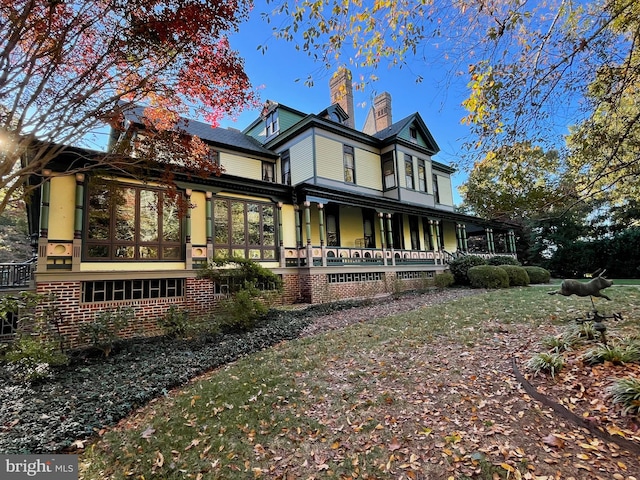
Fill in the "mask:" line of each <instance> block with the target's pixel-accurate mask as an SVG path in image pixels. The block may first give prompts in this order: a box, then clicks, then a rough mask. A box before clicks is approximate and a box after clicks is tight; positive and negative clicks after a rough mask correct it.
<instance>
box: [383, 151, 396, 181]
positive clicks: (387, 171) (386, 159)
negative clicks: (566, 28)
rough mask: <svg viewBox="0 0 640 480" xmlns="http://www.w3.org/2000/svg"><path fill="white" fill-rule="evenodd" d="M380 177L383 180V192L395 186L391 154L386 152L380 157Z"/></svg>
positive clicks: (394, 170) (393, 164)
mask: <svg viewBox="0 0 640 480" xmlns="http://www.w3.org/2000/svg"><path fill="white" fill-rule="evenodd" d="M382 176H383V178H384V189H385V190H388V189H390V188H394V187H395V186H396V169H395V163H394V161H393V152H387V153H384V154H383V155H382Z"/></svg>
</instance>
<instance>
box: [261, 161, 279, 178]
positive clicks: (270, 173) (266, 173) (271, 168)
mask: <svg viewBox="0 0 640 480" xmlns="http://www.w3.org/2000/svg"><path fill="white" fill-rule="evenodd" d="M262 180H264V181H265V182H275V181H276V175H275V165H274V164H273V163H271V162H262Z"/></svg>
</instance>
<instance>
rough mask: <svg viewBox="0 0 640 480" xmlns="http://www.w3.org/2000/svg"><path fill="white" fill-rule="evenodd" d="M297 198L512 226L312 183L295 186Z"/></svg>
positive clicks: (483, 225)
mask: <svg viewBox="0 0 640 480" xmlns="http://www.w3.org/2000/svg"><path fill="white" fill-rule="evenodd" d="M296 192H297V198H298V199H301V198H304V196H306V195H308V196H317V197H320V198H325V199H327V200H332V201H335V202H338V203H343V204H347V205H352V206H356V207H364V208H372V209H377V210H379V211H390V212H398V213H406V214H408V215H419V216H429V217H434V218H440V219H444V220H451V221H454V222H458V223H469V224H475V225H478V226H480V227H494V228H512V226H511V225H508V224H506V223H504V222H499V221H491V220H487V219H484V218H481V217H475V216H473V215H467V214H463V213H456V212H447V211H444V210H438V209H436V208H431V207H419V206H415V205H410V204H406V203H402V202H399V201H398V200H394V199H390V198H380V197H370V196H366V195H361V194H357V193H354V192H345V191H340V190H335V189H331V188H326V187H321V186H318V185H312V184H301V185H298V186H297V187H296Z"/></svg>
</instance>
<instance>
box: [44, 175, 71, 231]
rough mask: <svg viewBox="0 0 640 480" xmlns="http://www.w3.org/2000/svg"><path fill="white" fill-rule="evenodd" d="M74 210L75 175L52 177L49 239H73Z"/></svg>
mask: <svg viewBox="0 0 640 480" xmlns="http://www.w3.org/2000/svg"><path fill="white" fill-rule="evenodd" d="M75 210H76V178H75V176H73V175H65V176H63V177H52V178H51V199H50V201H49V225H48V228H49V238H50V239H52V240H73V230H74V228H73V224H74V215H75Z"/></svg>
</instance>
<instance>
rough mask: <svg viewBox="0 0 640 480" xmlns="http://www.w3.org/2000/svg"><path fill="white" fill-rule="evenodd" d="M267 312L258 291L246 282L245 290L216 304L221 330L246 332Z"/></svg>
mask: <svg viewBox="0 0 640 480" xmlns="http://www.w3.org/2000/svg"><path fill="white" fill-rule="evenodd" d="M267 311H268V309H267V307H266V306H265V305H264V303H263V302H262V301H261V300H260V290H258V289H257V288H255V287H254V286H253V285H251V284H250V283H249V282H247V283H246V284H245V288H243V289H241V290H238V291H237V292H235V293H233V294H232V295H231V296H229V297H228V298H225V299H224V300H222V301H221V302H220V303H219V304H218V308H217V311H216V316H217V317H219V320H218V325H220V326H221V327H223V328H227V329H230V330H242V331H247V330H251V329H252V328H254V327H255V326H256V323H257V322H258V320H259V319H260V317H261V316H263V315H264V314H266V313H267Z"/></svg>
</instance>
